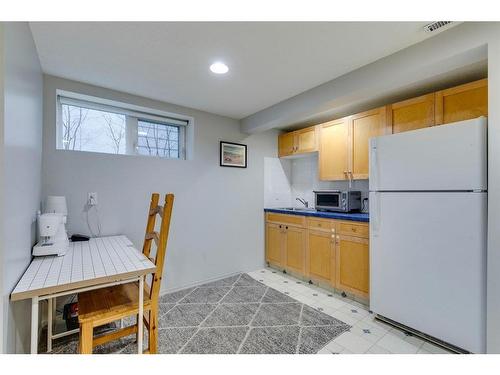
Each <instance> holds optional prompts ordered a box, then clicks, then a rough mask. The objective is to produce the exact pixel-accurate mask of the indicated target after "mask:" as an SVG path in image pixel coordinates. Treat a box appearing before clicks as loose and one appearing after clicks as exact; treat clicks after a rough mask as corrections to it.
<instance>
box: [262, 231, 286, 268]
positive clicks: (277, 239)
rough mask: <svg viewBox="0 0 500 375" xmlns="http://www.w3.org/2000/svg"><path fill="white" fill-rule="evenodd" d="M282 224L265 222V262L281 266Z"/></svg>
mask: <svg viewBox="0 0 500 375" xmlns="http://www.w3.org/2000/svg"><path fill="white" fill-rule="evenodd" d="M281 227H282V225H280V224H274V223H267V224H266V262H269V263H272V264H274V265H276V266H280V267H281V266H283V233H282V232H283V229H282V228H281Z"/></svg>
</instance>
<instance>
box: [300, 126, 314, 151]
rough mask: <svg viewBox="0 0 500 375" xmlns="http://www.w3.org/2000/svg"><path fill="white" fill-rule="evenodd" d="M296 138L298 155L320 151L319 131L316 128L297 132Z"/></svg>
mask: <svg viewBox="0 0 500 375" xmlns="http://www.w3.org/2000/svg"><path fill="white" fill-rule="evenodd" d="M295 134H296V136H295V139H296V143H297V144H296V150H295V152H296V153H307V152H314V151H318V141H317V138H318V137H317V131H316V127H315V126H312V127H309V128H305V129H301V130H297V131H296V132H295Z"/></svg>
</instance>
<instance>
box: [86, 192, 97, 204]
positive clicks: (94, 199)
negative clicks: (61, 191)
mask: <svg viewBox="0 0 500 375" xmlns="http://www.w3.org/2000/svg"><path fill="white" fill-rule="evenodd" d="M87 204H88V205H89V206H97V193H89V194H88V198H87Z"/></svg>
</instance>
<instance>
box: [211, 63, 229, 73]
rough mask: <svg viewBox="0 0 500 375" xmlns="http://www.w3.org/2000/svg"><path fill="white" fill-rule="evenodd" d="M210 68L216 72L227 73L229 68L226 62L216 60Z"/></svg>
mask: <svg viewBox="0 0 500 375" xmlns="http://www.w3.org/2000/svg"><path fill="white" fill-rule="evenodd" d="M210 70H211V71H212V72H213V73H215V74H226V73H227V72H228V71H229V68H228V67H227V65H226V64H224V63H221V62H216V63H213V64H212V65H210Z"/></svg>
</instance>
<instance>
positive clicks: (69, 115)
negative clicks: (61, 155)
mask: <svg viewBox="0 0 500 375" xmlns="http://www.w3.org/2000/svg"><path fill="white" fill-rule="evenodd" d="M88 112H89V110H88V109H86V108H82V107H75V106H72V105H63V106H62V123H63V139H62V143H63V148H64V149H65V150H75V149H76V150H79V149H80V148H81V145H82V141H85V142H86V141H88V139H85V140H82V137H81V136H82V132H81V128H82V124H83V123H85V120H86V118H87V115H88ZM77 142H78V144H79V145H80V146H79V147H77Z"/></svg>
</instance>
